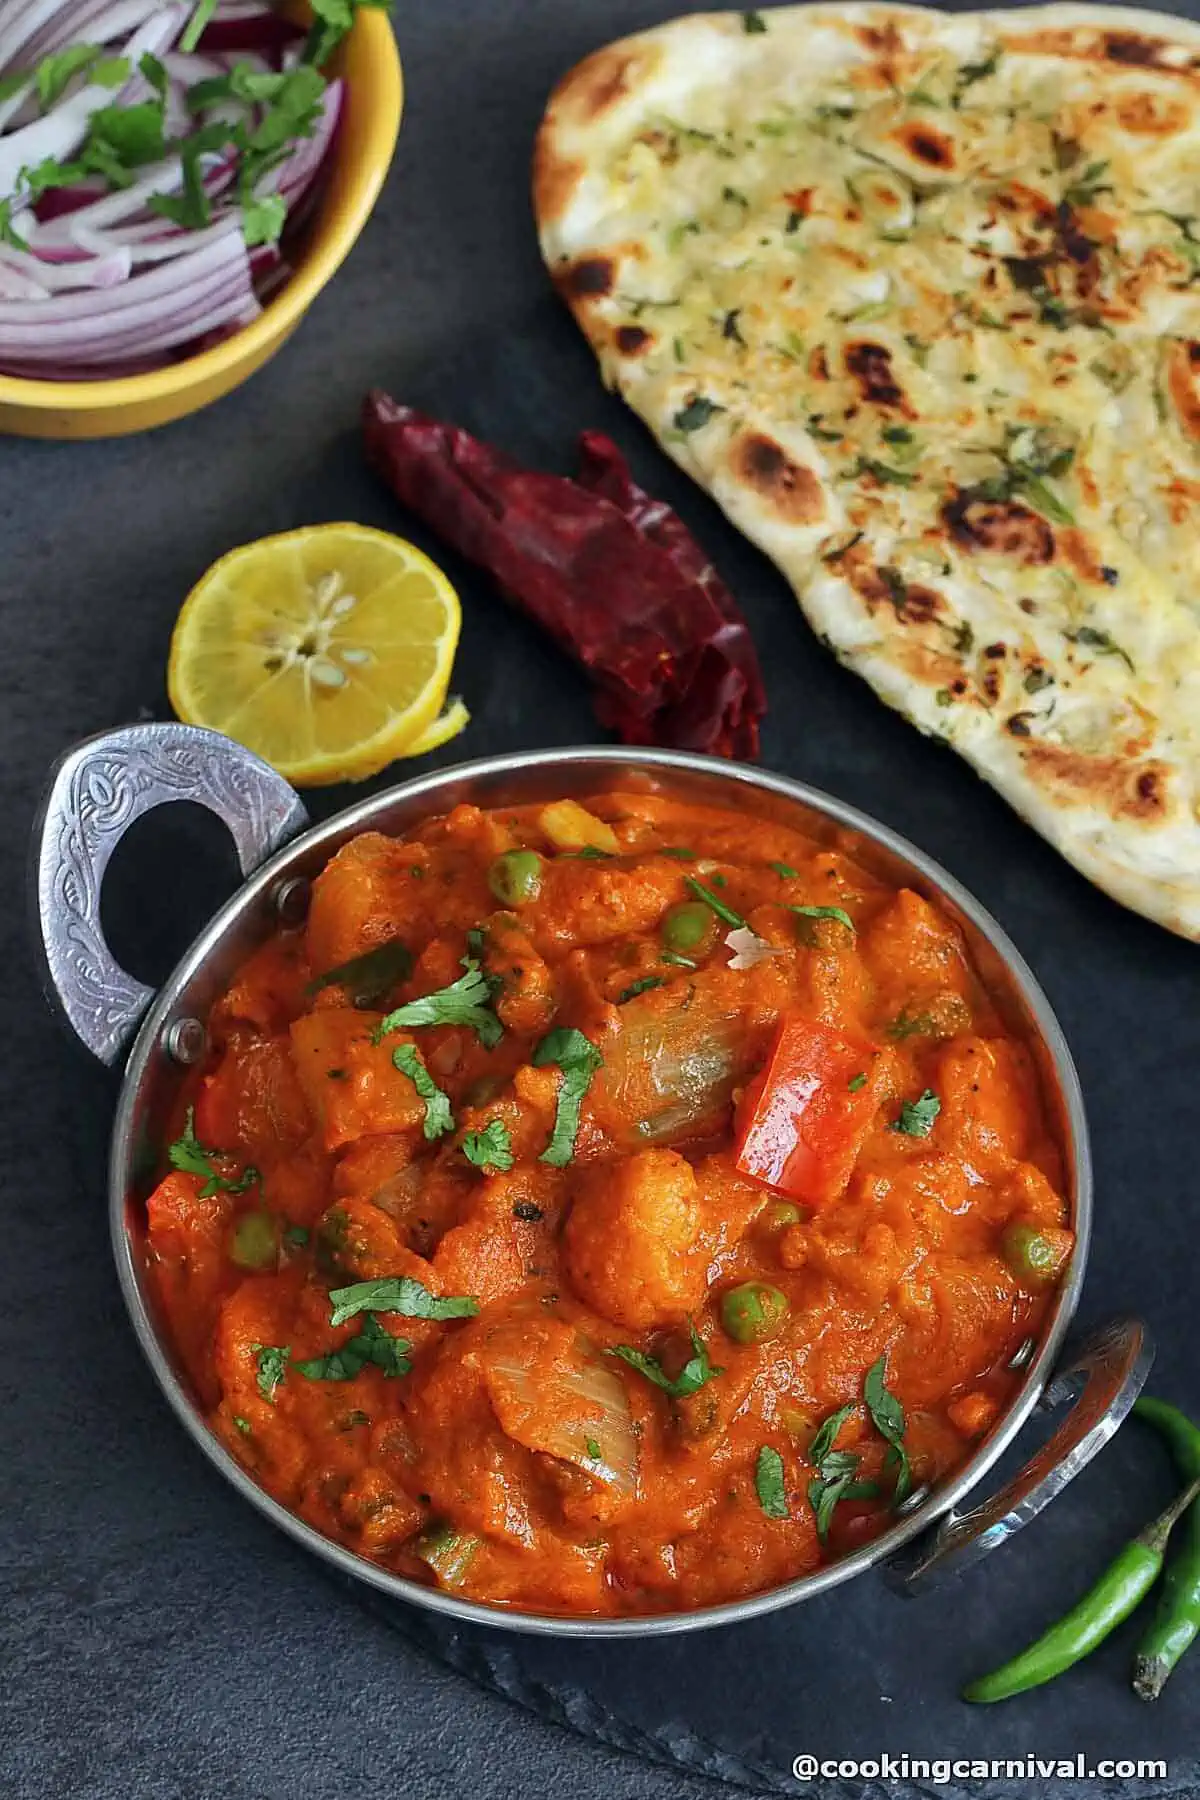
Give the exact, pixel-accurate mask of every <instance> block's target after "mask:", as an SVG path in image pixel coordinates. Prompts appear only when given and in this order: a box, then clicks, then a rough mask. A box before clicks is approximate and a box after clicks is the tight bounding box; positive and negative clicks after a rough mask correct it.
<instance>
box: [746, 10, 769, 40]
mask: <svg viewBox="0 0 1200 1800" xmlns="http://www.w3.org/2000/svg"><path fill="white" fill-rule="evenodd" d="M766 29H767V21H766V20H765V19H764V18H763V16H762V14H761V13H760V12H744V13H743V14H742V30H743V31H744V32H746V33H747V35H748V36H752V35H753V34H754V33H756V32H761V31H765V30H766Z"/></svg>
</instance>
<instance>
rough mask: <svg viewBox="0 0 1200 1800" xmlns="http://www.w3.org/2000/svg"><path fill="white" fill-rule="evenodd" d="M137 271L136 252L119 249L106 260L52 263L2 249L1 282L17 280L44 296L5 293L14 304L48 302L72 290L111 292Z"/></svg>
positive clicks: (92, 258) (81, 258)
mask: <svg viewBox="0 0 1200 1800" xmlns="http://www.w3.org/2000/svg"><path fill="white" fill-rule="evenodd" d="M132 269H133V252H132V251H131V250H129V249H126V248H118V249H115V250H110V251H108V252H106V254H105V255H103V256H82V255H81V256H78V257H74V258H71V259H69V260H63V261H61V262H51V261H47V260H45V259H43V258H42V257H38V256H26V255H25V254H24V253H23V252H22V251H20V250H11V249H8V248H7V247H6V248H4V249H0V279H2V278H3V277H6V276H7V277H15V278H17V279H22V280H24V281H25V283H26V284H27V285H28V286H33V287H38V288H40V289H41V293H40V294H39V293H32V294H28V295H21V294H17V293H11V292H9V291H8V289H7V287H6V288H5V289H4V293H5V298H6V299H10V300H19V299H30V300H39V299H44V298H45V297H46V296H47V295H49V294H60V293H66V292H68V291H69V290H70V289H72V288H111V287H116V286H117V285H118V283H119V282H122V281H128V279H129V276H130V274H131V272H132Z"/></svg>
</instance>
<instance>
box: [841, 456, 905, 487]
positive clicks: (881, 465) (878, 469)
mask: <svg viewBox="0 0 1200 1800" xmlns="http://www.w3.org/2000/svg"><path fill="white" fill-rule="evenodd" d="M850 473H851V475H873V476H874V477H875V479H876V481H882V482H884V483H891V485H892V486H893V487H911V486H912V484H913V482H914V481H915V480H916V478H917V477H916V472H915V471H914V470H912V469H896V468H893V467H892V465H891V463H885V462H879V461H878V460H877V458H875V457H874V456H860V457H859V459H858V461H857V462H856V463H855V465H854V467H853V468H852V469H851V471H850Z"/></svg>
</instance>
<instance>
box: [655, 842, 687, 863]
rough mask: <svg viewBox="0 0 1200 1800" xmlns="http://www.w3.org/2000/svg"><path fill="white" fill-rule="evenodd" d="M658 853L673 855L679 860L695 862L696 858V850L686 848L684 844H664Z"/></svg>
mask: <svg viewBox="0 0 1200 1800" xmlns="http://www.w3.org/2000/svg"><path fill="white" fill-rule="evenodd" d="M658 854H659V855H660V856H673V857H674V858H675V860H676V861H677V862H695V860H696V852H695V851H694V850H686V849H684V847H683V845H682V844H663V845H662V846H661V848H660V849H659V852H658Z"/></svg>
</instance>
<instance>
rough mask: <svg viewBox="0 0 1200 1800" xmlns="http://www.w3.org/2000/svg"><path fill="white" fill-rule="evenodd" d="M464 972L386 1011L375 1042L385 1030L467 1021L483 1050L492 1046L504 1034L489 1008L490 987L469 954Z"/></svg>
mask: <svg viewBox="0 0 1200 1800" xmlns="http://www.w3.org/2000/svg"><path fill="white" fill-rule="evenodd" d="M462 963H463V968H464V969H465V970H466V974H465V975H460V976H459V978H458V980H457V981H453V982H451V984H450V986H449V987H445V988H439V989H438V991H437V993H435V994H426V995H424V997H423V998H422V999H420V1000H410V1001H409V1002H408V1004H407V1006H399V1007H397V1008H396V1010H395V1012H390V1013H389V1014H388V1015H387V1017H386V1018H385V1019H383V1020H382V1021H381V1022H380V1023H379V1024H378V1025H377V1026H376V1027H375V1033H374V1039H375V1042H376V1043H378V1042H379V1040H380V1038H382V1037H385V1036H386V1035H387V1033H388V1032H389V1031H401V1030H411V1029H412V1028H413V1027H414V1026H420V1025H468V1026H470V1028H471V1030H472V1031H474V1032H475V1033H476V1034H477V1035H478V1038H479V1041H480V1043H481V1044H482V1045H483V1047H484V1049H485V1050H492V1049H494V1048H495V1046H496V1045H497V1044H498V1043H499V1042H500V1039H501V1038H502V1037H503V1035H504V1027H503V1025H501V1023H500V1021H499V1019H498V1018H497V1017H496V1015H495V1013H494V1012H493V1011H492V988H491V983H490V982H489V981H488V978H487V976H486V975H485V974H484V973H483V971H482V969H481V968H480V966H479V963H478V962H477V961H476V959H475V958H474V957H473V956H464V957H463V959H462Z"/></svg>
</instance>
